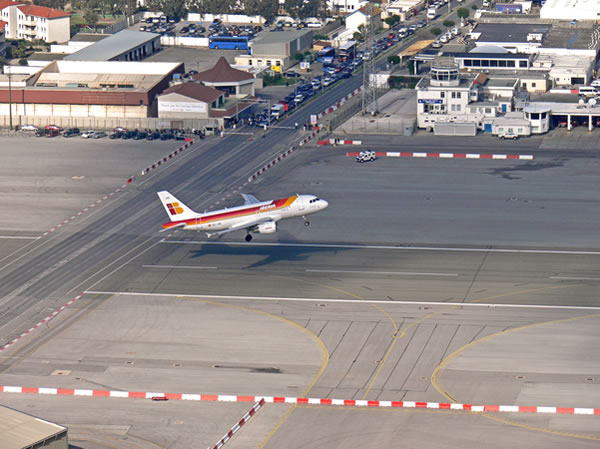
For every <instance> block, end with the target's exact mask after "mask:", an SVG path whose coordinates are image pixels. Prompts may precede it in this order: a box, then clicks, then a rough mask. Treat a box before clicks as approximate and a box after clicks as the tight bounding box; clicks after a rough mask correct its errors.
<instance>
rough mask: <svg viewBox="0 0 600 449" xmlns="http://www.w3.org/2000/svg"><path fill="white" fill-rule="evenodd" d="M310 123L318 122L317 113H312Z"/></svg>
mask: <svg viewBox="0 0 600 449" xmlns="http://www.w3.org/2000/svg"><path fill="white" fill-rule="evenodd" d="M310 124H311V125H316V124H317V116H316V115H315V114H311V115H310Z"/></svg>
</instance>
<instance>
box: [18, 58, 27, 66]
mask: <svg viewBox="0 0 600 449" xmlns="http://www.w3.org/2000/svg"><path fill="white" fill-rule="evenodd" d="M19 65H27V59H25V58H21V59H19Z"/></svg>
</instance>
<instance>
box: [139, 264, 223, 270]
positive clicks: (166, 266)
mask: <svg viewBox="0 0 600 449" xmlns="http://www.w3.org/2000/svg"><path fill="white" fill-rule="evenodd" d="M142 268H167V269H169V270H170V269H175V268H183V269H186V270H217V269H218V268H219V267H194V266H189V265H142Z"/></svg>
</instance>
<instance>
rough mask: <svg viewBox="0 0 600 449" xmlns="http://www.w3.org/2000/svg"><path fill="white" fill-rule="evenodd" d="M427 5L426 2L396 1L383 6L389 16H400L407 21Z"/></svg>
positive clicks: (419, 0) (415, 0) (423, 0)
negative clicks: (412, 14)
mask: <svg viewBox="0 0 600 449" xmlns="http://www.w3.org/2000/svg"><path fill="white" fill-rule="evenodd" d="M424 4H425V0H396V1H394V2H390V3H387V4H385V5H382V7H383V8H384V10H385V12H386V14H387V16H388V17H389V16H399V17H400V20H401V21H405V20H406V19H408V18H409V17H410V16H411V12H413V11H416V10H418V9H419V8H421V7H422V6H423V5H424Z"/></svg>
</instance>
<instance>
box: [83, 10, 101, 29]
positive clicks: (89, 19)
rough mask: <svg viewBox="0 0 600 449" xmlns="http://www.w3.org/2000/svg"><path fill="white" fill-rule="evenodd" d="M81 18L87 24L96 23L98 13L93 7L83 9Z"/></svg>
mask: <svg viewBox="0 0 600 449" xmlns="http://www.w3.org/2000/svg"><path fill="white" fill-rule="evenodd" d="M83 20H85V23H87V24H88V25H96V24H97V23H98V13H97V12H96V11H94V10H93V9H91V8H89V9H84V10H83Z"/></svg>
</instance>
